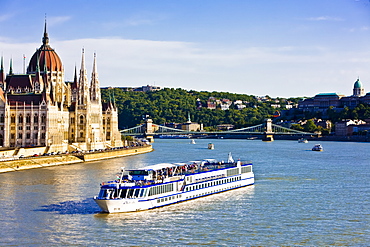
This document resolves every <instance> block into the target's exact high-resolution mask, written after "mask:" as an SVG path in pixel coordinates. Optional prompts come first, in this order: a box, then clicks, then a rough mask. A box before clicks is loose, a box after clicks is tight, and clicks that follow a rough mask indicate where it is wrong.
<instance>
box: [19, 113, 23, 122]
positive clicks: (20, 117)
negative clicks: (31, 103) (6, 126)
mask: <svg viewBox="0 0 370 247" xmlns="http://www.w3.org/2000/svg"><path fill="white" fill-rule="evenodd" d="M18 123H23V115H22V114H19V115H18Z"/></svg>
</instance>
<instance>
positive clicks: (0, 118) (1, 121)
mask: <svg viewBox="0 0 370 247" xmlns="http://www.w3.org/2000/svg"><path fill="white" fill-rule="evenodd" d="M0 123H4V114H1V115H0Z"/></svg>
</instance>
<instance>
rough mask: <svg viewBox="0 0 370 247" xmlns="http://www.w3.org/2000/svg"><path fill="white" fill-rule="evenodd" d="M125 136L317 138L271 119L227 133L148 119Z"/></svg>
mask: <svg viewBox="0 0 370 247" xmlns="http://www.w3.org/2000/svg"><path fill="white" fill-rule="evenodd" d="M120 132H121V134H122V135H124V136H145V137H147V138H148V139H149V140H151V141H152V139H153V137H154V136H161V135H189V136H200V135H262V136H264V138H263V139H262V140H264V141H273V135H290V136H317V135H318V134H317V133H310V132H304V131H299V130H293V129H289V128H285V127H282V126H279V125H276V124H273V123H272V121H271V119H267V120H266V121H265V122H264V123H262V124H258V125H255V126H250V127H246V128H241V129H235V130H225V131H186V130H181V129H175V128H170V127H166V126H162V125H158V124H154V123H153V121H152V120H151V119H146V121H145V123H144V124H142V125H139V126H136V127H133V128H129V129H125V130H121V131H120Z"/></svg>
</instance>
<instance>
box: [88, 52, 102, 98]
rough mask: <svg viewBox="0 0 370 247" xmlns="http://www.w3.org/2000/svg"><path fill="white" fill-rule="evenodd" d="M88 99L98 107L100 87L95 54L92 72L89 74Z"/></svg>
mask: <svg viewBox="0 0 370 247" xmlns="http://www.w3.org/2000/svg"><path fill="white" fill-rule="evenodd" d="M90 99H91V101H94V102H96V103H98V104H99V105H100V103H101V101H100V85H99V79H98V70H97V68H96V53H94V63H93V71H92V74H91V84H90Z"/></svg>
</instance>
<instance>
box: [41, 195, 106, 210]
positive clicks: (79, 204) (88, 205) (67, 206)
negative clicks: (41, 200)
mask: <svg viewBox="0 0 370 247" xmlns="http://www.w3.org/2000/svg"><path fill="white" fill-rule="evenodd" d="M35 211H40V212H55V213H58V214H96V213H99V211H100V208H99V207H98V206H97V205H96V203H95V202H94V201H93V200H92V199H91V198H88V199H85V200H83V201H66V202H59V203H55V204H50V205H43V206H41V207H40V209H36V210H35Z"/></svg>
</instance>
